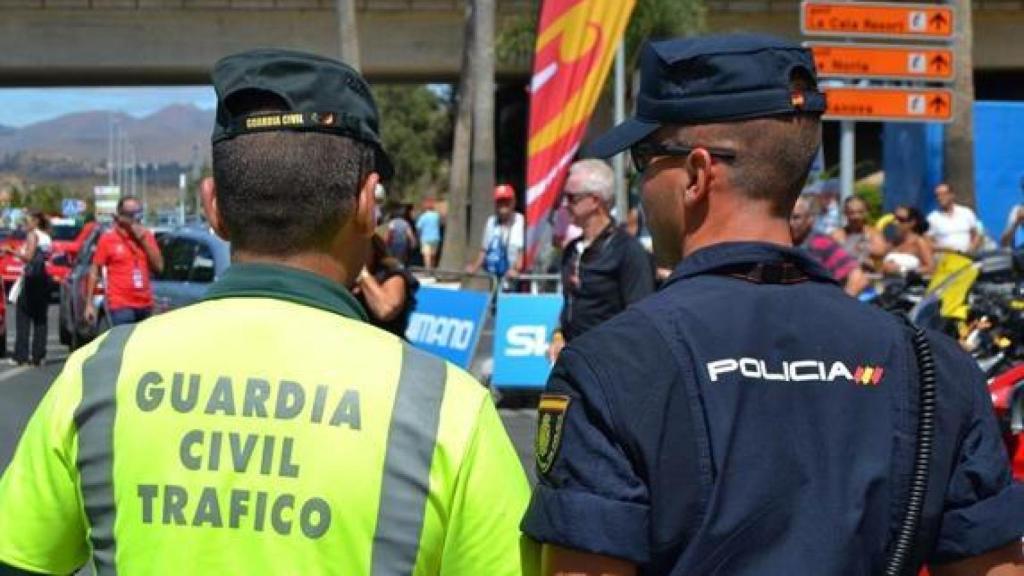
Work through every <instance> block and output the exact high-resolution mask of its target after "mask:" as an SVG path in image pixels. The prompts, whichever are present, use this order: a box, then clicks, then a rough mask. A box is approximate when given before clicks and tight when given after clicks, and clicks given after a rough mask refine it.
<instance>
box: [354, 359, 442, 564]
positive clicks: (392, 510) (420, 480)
mask: <svg viewBox="0 0 1024 576" xmlns="http://www.w3.org/2000/svg"><path fill="white" fill-rule="evenodd" d="M446 378H447V366H446V365H445V363H444V361H443V360H441V359H439V358H435V357H434V356H431V355H429V354H427V353H426V352H423V351H421V350H417V349H416V348H413V347H412V346H409V345H405V346H404V348H403V352H402V375H401V377H400V378H399V380H398V391H397V392H396V394H395V406H394V409H393V410H392V413H391V427H390V429H389V430H388V444H387V452H386V454H385V457H384V479H383V482H382V484H381V494H380V506H379V507H378V508H377V531H376V533H375V534H374V537H373V556H372V559H371V566H372V568H371V574H372V576H398V575H404V574H412V572H413V570H414V568H415V567H416V556H417V554H419V549H420V536H421V534H422V532H423V517H424V515H425V514H426V506H427V494H428V493H429V491H430V464H431V461H432V460H433V457H434V444H435V443H436V442H437V428H438V424H439V423H440V420H441V401H442V400H443V399H444V389H445V381H446Z"/></svg>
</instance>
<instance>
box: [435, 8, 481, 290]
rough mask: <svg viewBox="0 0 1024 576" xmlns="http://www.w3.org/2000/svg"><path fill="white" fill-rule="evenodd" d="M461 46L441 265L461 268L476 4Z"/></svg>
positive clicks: (469, 12) (464, 244)
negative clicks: (460, 67)
mask: <svg viewBox="0 0 1024 576" xmlns="http://www.w3.org/2000/svg"><path fill="white" fill-rule="evenodd" d="M465 30H466V32H465V38H464V40H463V49H462V74H461V75H460V76H459V85H458V88H457V89H456V91H455V126H454V128H453V132H454V135H453V137H454V142H453V143H452V159H451V168H450V169H449V172H448V217H447V225H446V226H445V234H444V247H443V250H442V251H441V262H440V265H439V268H441V269H442V270H461V269H462V266H463V265H465V263H466V260H467V254H466V248H467V242H466V216H467V208H468V199H469V160H470V145H471V138H472V129H473V107H472V105H473V98H472V88H473V84H472V82H470V74H469V70H470V68H471V67H472V63H471V61H472V59H473V51H472V44H473V41H472V37H473V6H472V3H469V2H467V3H466V28H465Z"/></svg>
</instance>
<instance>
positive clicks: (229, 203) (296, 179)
mask: <svg viewBox="0 0 1024 576" xmlns="http://www.w3.org/2000/svg"><path fill="white" fill-rule="evenodd" d="M247 104H248V105H247ZM275 108H276V107H275ZM259 111H271V110H269V109H268V106H267V105H266V101H265V100H263V101H261V99H260V98H253V99H251V101H250V102H249V103H245V102H241V103H240V102H238V101H234V102H232V113H234V114H244V113H251V112H259ZM373 166H374V152H373V149H372V148H371V147H370V146H369V145H367V144H364V143H362V142H359V141H357V140H353V139H351V138H347V137H345V136H339V135H336V134H326V133H319V132H288V131H274V132H260V133H254V134H244V135H240V136H236V137H235V138H232V139H230V140H223V141H220V142H218V143H216V144H214V145H213V175H214V179H215V181H216V182H217V207H218V209H219V211H220V215H221V218H222V219H223V222H224V226H225V228H226V229H227V232H228V235H229V236H230V238H231V243H232V246H234V247H235V248H236V249H239V250H245V251H248V252H255V253H258V254H268V255H274V256H289V255H293V254H297V253H301V252H307V251H319V250H323V249H325V248H326V247H327V246H328V244H329V243H330V241H331V239H332V238H333V237H334V235H335V234H336V233H337V232H338V230H339V229H340V228H341V227H342V226H344V224H345V222H346V221H347V219H348V218H349V216H350V215H351V214H352V212H353V211H354V209H355V204H356V201H357V196H358V194H359V188H360V186H361V185H362V183H363V181H364V180H365V178H366V176H367V175H369V174H370V172H372V171H373Z"/></svg>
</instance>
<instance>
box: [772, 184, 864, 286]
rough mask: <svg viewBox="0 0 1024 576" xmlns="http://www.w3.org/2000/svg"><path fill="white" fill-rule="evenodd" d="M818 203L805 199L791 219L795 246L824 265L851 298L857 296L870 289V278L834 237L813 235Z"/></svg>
mask: <svg viewBox="0 0 1024 576" xmlns="http://www.w3.org/2000/svg"><path fill="white" fill-rule="evenodd" d="M816 206H817V203H816V202H815V199H814V197H813V196H810V195H806V194H805V195H802V196H800V198H799V199H798V200H797V201H796V205H795V206H793V212H792V214H790V216H789V229H790V232H792V234H793V245H794V246H798V247H800V248H801V249H803V250H805V251H806V252H807V253H809V254H810V255H811V256H813V257H814V258H815V259H816V260H818V261H819V262H821V264H822V265H823V266H825V268H826V269H828V271H829V273H831V274H832V276H833V277H834V278H835V279H836V280H838V281H839V283H840V284H842V285H843V289H844V290H845V291H846V293H847V294H849V295H850V296H857V295H858V294H860V293H861V292H863V291H864V289H865V288H867V287H868V284H869V279H868V276H867V275H866V274H865V273H864V271H863V270H861V268H860V265H859V264H858V263H857V259H856V258H854V257H853V256H851V255H850V254H849V253H848V252H847V251H846V250H845V249H844V248H843V247H842V245H841V244H839V243H838V242H836V241H835V240H834V239H833V238H832V237H831V236H828V235H827V234H821V233H820V232H815V231H814V219H815V216H816Z"/></svg>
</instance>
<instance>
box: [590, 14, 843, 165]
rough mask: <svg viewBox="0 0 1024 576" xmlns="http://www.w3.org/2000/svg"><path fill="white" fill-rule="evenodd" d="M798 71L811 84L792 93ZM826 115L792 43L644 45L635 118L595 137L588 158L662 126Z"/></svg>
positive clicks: (721, 39) (754, 38)
mask: <svg viewBox="0 0 1024 576" xmlns="http://www.w3.org/2000/svg"><path fill="white" fill-rule="evenodd" d="M797 73H802V74H803V75H804V76H805V77H806V78H808V79H809V80H810V85H809V86H808V87H807V89H805V90H802V91H793V90H792V89H791V88H790V81H791V79H792V78H793V76H794V74H797ZM824 111H825V95H824V94H822V93H821V92H819V91H818V90H817V81H816V79H815V72H814V59H813V58H812V57H811V53H810V51H809V50H807V49H805V48H803V47H801V46H799V45H796V44H793V43H792V42H788V41H786V40H782V39H780V38H775V37H772V36H762V35H753V34H725V35H716V36H704V37H699V38H684V39H675V40H664V41H659V42H650V43H648V44H647V45H646V46H644V49H643V53H642V54H641V56H640V94H639V96H638V97H637V103H636V116H635V117H634V118H631V119H629V120H627V121H625V122H623V123H622V124H619V125H618V126H616V127H615V128H612V130H611V131H610V132H608V133H607V134H605V135H603V136H601V137H600V138H598V139H597V140H596V141H595V142H594V143H593V144H591V146H590V147H589V149H588V150H587V155H588V156H597V157H601V158H607V157H609V156H613V155H615V154H617V153H619V152H621V151H623V150H625V149H626V148H629V147H630V146H633V145H634V144H636V143H637V142H639V141H641V140H643V139H644V138H646V137H647V136H649V135H650V134H652V133H653V132H654V131H655V130H657V129H658V128H660V127H661V126H663V125H666V124H674V125H687V124H689V125H692V124H709V123H715V122H729V121H734V120H747V119H751V118H761V117H765V116H778V115H783V114H795V113H814V114H821V113H823V112H824Z"/></svg>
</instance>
